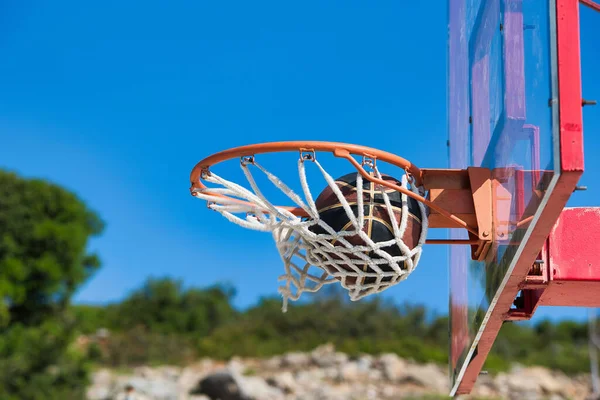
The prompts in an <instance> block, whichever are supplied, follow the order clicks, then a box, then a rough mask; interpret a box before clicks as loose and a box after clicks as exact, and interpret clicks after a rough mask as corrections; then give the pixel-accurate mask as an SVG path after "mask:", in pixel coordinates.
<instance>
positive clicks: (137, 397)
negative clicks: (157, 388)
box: [111, 385, 150, 400]
mask: <svg viewBox="0 0 600 400" xmlns="http://www.w3.org/2000/svg"><path fill="white" fill-rule="evenodd" d="M111 399H114V400H150V397H148V396H146V395H144V394H143V393H139V392H138V391H137V390H135V388H134V387H133V386H130V385H127V386H126V387H125V388H123V390H121V391H120V392H119V393H118V394H117V395H116V396H113V397H111Z"/></svg>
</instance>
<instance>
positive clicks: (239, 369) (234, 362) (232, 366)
mask: <svg viewBox="0 0 600 400" xmlns="http://www.w3.org/2000/svg"><path fill="white" fill-rule="evenodd" d="M227 370H228V371H230V372H231V373H233V374H239V375H241V374H243V373H244V371H245V370H246V366H245V365H244V362H243V361H242V359H240V358H239V357H233V358H232V359H231V360H230V361H229V362H228V363H227Z"/></svg>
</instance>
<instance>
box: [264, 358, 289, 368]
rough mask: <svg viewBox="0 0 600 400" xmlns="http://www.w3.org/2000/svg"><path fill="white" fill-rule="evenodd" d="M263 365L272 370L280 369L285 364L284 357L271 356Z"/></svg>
mask: <svg viewBox="0 0 600 400" xmlns="http://www.w3.org/2000/svg"><path fill="white" fill-rule="evenodd" d="M263 365H264V367H265V369H267V370H271V371H274V370H278V369H280V368H281V367H283V366H284V365H283V357H281V356H274V357H271V358H269V359H268V360H266V361H265V362H264V363H263Z"/></svg>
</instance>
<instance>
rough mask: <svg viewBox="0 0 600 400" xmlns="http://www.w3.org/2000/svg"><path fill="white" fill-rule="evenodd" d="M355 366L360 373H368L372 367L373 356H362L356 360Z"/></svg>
mask: <svg viewBox="0 0 600 400" xmlns="http://www.w3.org/2000/svg"><path fill="white" fill-rule="evenodd" d="M356 364H357V366H358V370H359V371H360V372H368V371H369V370H370V369H371V367H372V366H373V356H371V355H369V354H363V355H361V356H360V357H359V358H358V360H356Z"/></svg>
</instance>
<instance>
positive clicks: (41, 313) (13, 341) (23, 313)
mask: <svg viewBox="0 0 600 400" xmlns="http://www.w3.org/2000/svg"><path fill="white" fill-rule="evenodd" d="M102 229H103V223H102V221H101V220H100V219H99V218H98V216H97V215H96V214H95V213H93V212H92V211H90V210H89V209H88V208H87V207H86V205H85V204H84V203H83V202H82V201H81V200H80V199H79V198H77V197H76V196H75V195H74V194H73V193H70V192H69V191H67V190H65V189H63V188H61V187H59V186H57V185H54V184H51V183H48V182H45V181H43V180H39V179H24V178H22V177H19V176H18V175H16V174H14V173H9V172H5V171H0V295H1V299H2V300H1V301H0V398H2V399H54V398H56V399H59V398H60V399H65V398H70V399H71V398H72V399H76V398H82V397H83V393H84V389H85V384H86V382H87V369H86V363H85V359H84V355H82V354H80V353H78V352H77V351H76V350H75V349H74V348H73V339H74V332H75V318H73V316H72V315H70V313H69V309H68V306H69V302H70V299H71V297H72V295H73V293H74V292H75V290H76V289H77V288H78V287H79V285H81V284H82V283H83V282H84V281H85V280H86V279H88V278H89V277H90V276H91V275H92V274H93V273H94V271H95V270H96V269H97V268H98V267H99V265H100V262H99V259H98V257H97V256H96V255H95V254H90V253H88V252H87V249H86V247H87V243H88V239H89V238H90V237H91V236H94V235H98V234H100V233H101V231H102Z"/></svg>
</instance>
